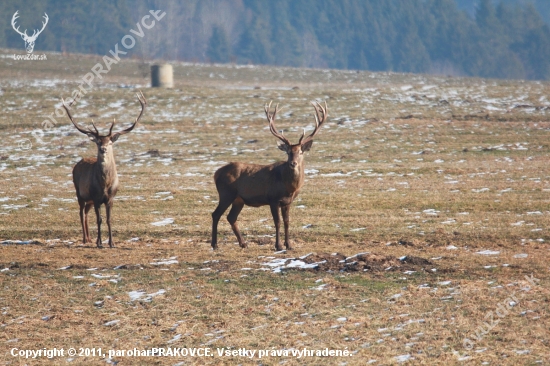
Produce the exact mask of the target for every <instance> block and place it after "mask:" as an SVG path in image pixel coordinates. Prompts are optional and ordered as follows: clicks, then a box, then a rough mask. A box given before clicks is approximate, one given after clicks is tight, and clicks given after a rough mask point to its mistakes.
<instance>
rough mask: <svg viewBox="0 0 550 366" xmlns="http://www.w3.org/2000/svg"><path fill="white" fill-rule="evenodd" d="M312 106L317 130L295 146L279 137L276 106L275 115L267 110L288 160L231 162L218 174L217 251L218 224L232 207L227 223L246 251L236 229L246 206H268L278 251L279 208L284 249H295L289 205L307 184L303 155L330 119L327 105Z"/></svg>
mask: <svg viewBox="0 0 550 366" xmlns="http://www.w3.org/2000/svg"><path fill="white" fill-rule="evenodd" d="M313 106H314V107H315V121H316V126H315V130H314V131H313V132H312V133H311V134H310V135H309V136H308V137H306V138H305V140H304V134H302V136H301V137H300V141H299V142H298V143H297V144H294V145H293V144H291V143H290V142H289V141H288V140H287V139H286V137H284V136H283V135H282V134H279V133H278V132H277V130H276V128H275V125H274V121H275V116H276V114H277V111H278V106H277V107H275V111H274V112H273V113H270V111H269V109H270V107H271V103H270V104H269V106H267V105H266V107H265V113H266V116H267V120H268V122H269V127H270V130H271V133H272V134H273V135H274V136H275V137H277V138H278V139H280V140H281V141H282V144H280V145H279V149H281V150H283V151H284V152H286V154H287V160H286V161H279V162H276V163H273V164H270V165H257V164H246V163H229V164H227V165H225V166H223V167H221V168H220V169H218V170H217V171H216V173H215V174H214V182H215V183H216V189H217V190H218V194H219V197H220V199H219V203H218V207H216V210H215V211H214V212H213V213H212V248H214V249H217V247H218V246H217V230H218V222H219V220H220V218H221V216H222V215H223V213H224V212H225V211H226V210H227V208H228V207H229V206H231V210H230V211H229V214H228V215H227V220H228V221H229V224H230V225H231V228H232V229H233V232H234V233H235V236H236V237H237V240H238V241H239V245H240V246H241V247H242V248H246V246H247V245H246V243H245V241H244V239H243V237H242V235H241V233H240V231H239V228H238V226H237V217H238V216H239V213H240V212H241V210H242V209H243V207H244V205H247V206H252V207H259V206H264V205H269V207H270V209H271V214H272V216H273V221H274V224H275V249H276V250H281V249H282V247H281V244H280V239H279V227H280V216H279V208H280V209H281V214H282V216H283V223H284V228H285V247H286V249H292V248H291V246H290V242H289V235H288V227H289V222H290V219H289V212H290V204H291V203H292V201H294V199H295V198H296V196H298V193H299V192H300V189H301V188H302V185H303V184H304V155H303V154H304V153H305V152H306V151H309V149H310V148H311V145H312V144H313V136H315V134H316V133H317V131H318V130H319V127H321V125H322V124H323V122H324V121H325V120H326V117H327V108H326V103H325V107H323V106H321V105H320V104H319V103H316V104H313Z"/></svg>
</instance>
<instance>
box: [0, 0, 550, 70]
mask: <svg viewBox="0 0 550 366" xmlns="http://www.w3.org/2000/svg"><path fill="white" fill-rule="evenodd" d="M474 1H475V2H474ZM534 1H535V3H532V2H530V1H527V0H500V1H499V0H298V1H297V0H186V1H183V2H175V1H168V0H114V1H112V0H95V1H93V2H89V1H85V0H70V1H69V0H3V1H2V2H1V3H0V14H2V17H1V19H0V29H2V30H3V31H2V32H0V47H8V48H20V49H22V48H23V46H22V45H23V43H22V40H21V38H20V36H19V35H18V34H17V33H15V32H14V31H13V29H12V27H11V24H10V22H11V16H12V15H13V13H14V12H15V11H16V10H19V14H20V18H19V19H18V24H21V29H22V30H23V29H25V28H27V29H29V30H31V29H33V28H39V26H40V25H41V20H42V19H41V17H42V15H43V13H44V12H46V13H48V16H49V18H50V21H49V23H48V26H47V27H46V29H45V31H44V32H43V33H42V34H41V35H40V37H39V38H38V40H37V42H36V47H35V50H36V51H35V52H39V51H40V50H50V51H60V52H80V53H95V54H100V55H103V54H105V53H106V52H107V51H108V50H109V49H111V48H112V47H113V46H114V45H115V44H116V43H117V42H120V39H121V37H123V36H124V35H125V34H128V32H129V30H130V29H132V28H135V23H137V22H138V21H139V20H140V19H141V17H142V16H144V15H146V14H147V13H148V11H149V10H151V9H161V10H163V11H165V12H166V18H165V19H163V20H162V22H158V24H157V25H155V27H154V28H153V29H151V30H150V31H148V34H147V37H144V38H143V39H142V40H139V42H138V44H137V46H136V47H135V49H133V50H132V52H131V53H129V56H132V57H140V58H144V59H158V58H160V59H166V60H182V61H197V62H219V63H226V62H233V63H240V64H248V63H251V64H266V65H284V66H297V67H321V68H337V69H357V70H372V71H395V72H414V73H432V74H445V75H463V76H481V77H494V78H521V79H549V78H550V61H549V60H550V28H549V25H548V24H547V23H546V22H545V21H544V18H543V17H542V16H541V13H542V14H543V15H544V12H545V11H547V15H550V6H548V5H546V3H547V2H544V1H542V2H541V1H540V0H534ZM474 5H475V6H474ZM545 9H546V10H545ZM29 33H31V31H29Z"/></svg>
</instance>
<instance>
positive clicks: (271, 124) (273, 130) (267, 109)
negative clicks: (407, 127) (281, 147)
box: [264, 102, 292, 146]
mask: <svg viewBox="0 0 550 366" xmlns="http://www.w3.org/2000/svg"><path fill="white" fill-rule="evenodd" d="M271 103H272V102H269V105H268V104H266V105H265V106H264V110H265V115H266V117H267V122H269V130H270V131H271V133H272V134H273V136H275V137H277V138H278V139H279V140H281V141H282V142H284V143H285V144H287V145H289V146H291V145H292V144H291V143H290V141H288V139H287V138H286V137H284V136H283V134H282V133H279V132H277V128H276V127H275V116H276V115H277V112H278V111H280V109H279V104H277V105H276V106H275V111H273V113H270V109H271Z"/></svg>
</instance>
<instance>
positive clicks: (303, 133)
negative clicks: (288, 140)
mask: <svg viewBox="0 0 550 366" xmlns="http://www.w3.org/2000/svg"><path fill="white" fill-rule="evenodd" d="M305 135H306V129H305V128H304V129H303V130H302V136H300V140H298V143H299V144H300V145H301V144H302V140H303V139H304V136H305Z"/></svg>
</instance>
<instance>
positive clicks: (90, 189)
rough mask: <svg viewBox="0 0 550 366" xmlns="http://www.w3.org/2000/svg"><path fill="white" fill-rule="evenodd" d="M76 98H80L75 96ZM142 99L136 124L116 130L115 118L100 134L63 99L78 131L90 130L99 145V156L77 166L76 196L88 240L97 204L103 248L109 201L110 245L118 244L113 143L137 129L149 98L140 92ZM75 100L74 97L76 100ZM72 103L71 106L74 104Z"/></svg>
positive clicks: (98, 235) (92, 139)
mask: <svg viewBox="0 0 550 366" xmlns="http://www.w3.org/2000/svg"><path fill="white" fill-rule="evenodd" d="M75 99H76V98H75ZM138 99H139V102H140V104H141V113H140V114H139V116H138V118H136V121H135V122H134V124H133V125H132V126H130V127H129V128H127V129H125V130H122V131H120V132H116V133H112V130H113V126H114V124H115V122H114V121H113V123H112V124H111V128H110V129H109V133H108V134H107V135H106V136H100V135H99V132H98V131H97V128H95V125H94V124H93V122H92V125H93V127H94V130H95V132H94V131H91V130H90V129H87V130H85V129H82V128H80V127H78V125H77V124H76V123H75V121H74V120H73V117H72V115H71V112H70V111H69V108H68V107H67V106H66V105H65V101H63V107H64V108H65V110H66V111H67V115H68V116H69V119H70V120H71V122H72V123H73V124H74V126H75V127H76V128H77V129H78V131H80V132H82V133H84V134H86V135H87V136H88V137H89V138H90V140H91V141H93V142H95V144H96V145H97V157H96V158H84V159H82V160H80V161H79V162H78V163H76V165H75V166H74V168H73V183H74V187H75V189H76V197H77V199H78V205H79V206H80V224H81V225H82V233H83V239H82V241H83V242H84V244H86V243H91V242H92V240H91V239H90V232H89V228H88V212H89V211H90V209H91V208H92V206H94V210H95V214H96V218H97V240H96V245H97V246H98V247H99V248H101V247H102V242H101V222H102V219H101V212H100V208H101V205H103V204H104V205H105V211H106V216H107V227H108V229H109V247H111V248H112V247H114V243H113V236H112V233H111V209H112V207H113V201H114V198H115V195H116V193H117V189H118V175H117V171H116V164H115V156H114V154H113V143H114V142H115V141H116V140H118V138H119V137H120V136H121V135H123V134H126V133H128V132H130V131H132V130H133V129H134V127H135V126H136V124H137V123H138V121H139V120H140V118H141V116H142V115H143V112H144V111H145V106H146V105H147V101H146V100H145V97H144V96H143V94H141V97H140V95H139V94H138ZM73 102H74V100H73ZM71 105H72V103H71V104H69V106H71Z"/></svg>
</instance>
